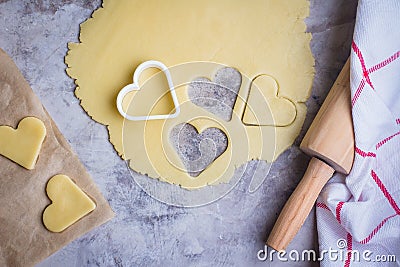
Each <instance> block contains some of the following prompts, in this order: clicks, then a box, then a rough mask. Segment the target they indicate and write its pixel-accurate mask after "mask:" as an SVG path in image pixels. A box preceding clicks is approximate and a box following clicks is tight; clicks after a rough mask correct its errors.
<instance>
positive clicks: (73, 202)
mask: <svg viewBox="0 0 400 267" xmlns="http://www.w3.org/2000/svg"><path fill="white" fill-rule="evenodd" d="M46 192H47V195H48V197H49V198H50V200H51V201H52V204H50V205H49V206H47V208H46V209H45V210H44V212H43V223H44V225H45V226H46V228H47V229H48V230H49V231H51V232H56V233H59V232H61V231H63V230H65V229H66V228H68V227H69V226H71V225H72V224H74V223H75V222H77V221H78V220H79V219H81V218H82V217H84V216H85V215H87V214H89V213H90V212H91V211H93V210H94V209H95V208H96V204H95V203H94V202H93V200H92V199H91V198H90V197H89V196H88V195H86V194H85V193H84V192H83V191H82V190H81V189H80V188H79V187H78V186H77V185H76V184H75V183H74V182H73V181H72V180H71V179H70V178H69V177H68V176H66V175H56V176H54V177H52V178H51V179H50V180H49V182H48V183H47V187H46Z"/></svg>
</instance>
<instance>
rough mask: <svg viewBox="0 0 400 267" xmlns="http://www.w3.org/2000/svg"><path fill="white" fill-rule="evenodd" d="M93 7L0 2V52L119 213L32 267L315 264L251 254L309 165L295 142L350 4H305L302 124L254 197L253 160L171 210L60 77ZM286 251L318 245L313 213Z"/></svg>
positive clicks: (327, 71) (343, 53)
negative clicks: (211, 192) (222, 184)
mask: <svg viewBox="0 0 400 267" xmlns="http://www.w3.org/2000/svg"><path fill="white" fill-rule="evenodd" d="M116 1H117V0H116ZM100 4H101V1H100V0H95V1H86V0H55V1H50V0H8V1H7V0H6V1H4V0H0V47H1V48H2V49H4V50H5V51H6V52H7V53H8V54H10V56H11V57H12V58H13V59H14V60H15V61H16V63H17V65H18V66H19V68H20V69H21V71H22V73H23V74H24V76H25V77H26V79H27V80H28V82H29V83H30V84H31V86H32V89H33V90H34V91H35V93H36V94H37V95H38V96H39V97H40V99H41V100H42V102H43V105H44V106H45V107H46V109H47V110H48V111H49V113H50V115H51V116H52V117H53V119H54V120H55V122H56V123H57V125H58V126H59V128H60V130H61V131H62V133H63V134H64V135H65V137H66V138H67V140H68V141H69V142H70V143H71V145H72V147H73V149H74V150H75V152H76V153H77V154H78V156H79V158H80V159H81V160H82V162H83V163H84V165H85V166H86V168H87V169H88V171H89V172H90V173H91V175H92V177H93V179H94V180H95V182H96V183H97V185H98V186H99V188H100V189H101V191H102V192H103V194H104V195H105V197H106V198H107V199H108V201H109V202H110V205H111V207H112V208H113V210H114V211H115V212H116V217H115V218H114V219H113V220H112V221H110V222H108V223H107V224H105V225H103V226H101V227H99V228H97V229H95V230H93V231H91V232H90V233H88V234H86V235H84V236H82V237H81V238H79V239H77V240H75V241H74V242H72V243H71V244H69V245H68V246H66V247H65V248H63V249H62V250H60V251H58V252H57V253H55V254H54V255H52V256H50V257H49V258H48V259H46V260H45V261H44V262H42V263H40V264H39V266H42V267H44V266H68V267H70V266H283V265H284V266H314V265H318V263H316V262H290V263H284V262H279V261H277V260H276V259H275V261H273V262H270V261H269V260H267V261H265V262H262V261H259V260H258V259H257V252H258V251H259V250H260V249H263V248H264V241H265V240H266V237H267V234H268V233H269V232H270V230H271V229H272V226H273V224H274V222H275V220H276V218H277V216H278V214H279V212H280V210H281V209H282V207H283V205H284V204H285V202H286V200H287V199H288V197H289V196H290V194H291V192H292V191H293V190H294V188H295V186H296V184H297V183H298V182H299V180H300V178H301V177H302V174H303V173H304V171H305V168H306V166H307V163H308V160H309V159H308V157H307V156H306V155H304V154H303V153H302V152H301V151H300V150H299V148H298V145H299V143H300V141H301V138H302V137H303V136H304V133H305V131H306V129H307V128H308V126H309V125H310V123H311V121H312V119H313V117H314V116H315V114H316V112H317V110H318V108H319V107H320V105H321V104H322V102H323V100H324V98H325V96H326V94H327V92H328V90H329V88H330V87H331V85H332V84H333V82H334V80H335V77H336V76H337V74H338V73H339V71H340V69H341V67H342V66H343V64H344V62H345V60H346V58H347V57H348V55H349V52H350V41H351V37H352V32H353V27H354V17H355V11H356V5H357V1H356V0H311V14H310V17H309V18H307V19H306V23H307V25H308V30H309V31H310V32H312V33H313V40H312V43H311V47H312V51H313V53H314V56H315V60H316V76H315V80H314V85H313V91H312V96H311V97H310V99H309V100H308V102H307V105H308V114H307V119H306V122H305V124H304V127H303V130H302V133H301V134H300V136H299V137H298V138H297V140H296V142H295V144H294V145H293V146H292V147H291V148H289V149H288V150H287V151H286V152H284V153H283V154H282V155H281V156H280V157H279V159H278V160H277V161H276V163H274V164H273V165H272V169H271V171H270V173H269V174H268V176H267V178H266V180H265V181H264V183H263V184H262V185H261V187H260V188H259V189H258V190H257V191H255V192H253V193H250V192H249V191H248V185H249V182H250V177H251V176H252V175H253V174H254V172H255V171H256V170H255V169H256V167H255V166H256V164H255V162H251V163H249V164H248V165H247V168H246V169H245V172H244V178H243V179H241V180H240V181H239V183H238V184H237V186H236V187H235V188H234V189H233V190H232V191H231V192H229V193H228V194H227V195H226V196H224V197H223V198H221V199H219V200H218V201H216V202H213V203H211V204H208V205H205V206H202V207H198V208H178V207H173V206H170V205H167V204H164V203H161V202H159V201H157V200H156V199H154V198H152V197H151V196H149V195H148V194H146V193H145V192H144V191H143V190H142V189H141V188H140V187H139V186H138V185H137V184H136V183H135V181H134V180H133V179H132V177H131V175H130V172H129V170H128V169H127V167H126V164H125V162H124V161H122V160H121V159H120V158H119V157H118V155H117V154H116V153H115V151H114V149H113V147H112V146H111V144H110V143H109V142H108V133H107V130H106V128H105V127H104V126H102V125H100V124H98V123H96V122H94V121H92V120H91V119H90V118H89V116H87V114H86V113H85V112H84V111H83V109H82V108H81V107H80V105H79V101H78V100H77V99H76V98H75V96H74V89H75V85H74V82H73V80H72V79H70V78H69V77H68V76H67V75H66V73H65V67H66V66H65V64H64V56H65V54H66V52H67V43H68V42H77V41H78V35H79V24H80V23H81V22H83V21H84V20H86V19H87V18H88V17H89V16H90V15H91V13H92V12H93V10H95V9H96V8H97V7H99V6H100ZM134 175H135V174H134ZM288 249H289V250H291V249H297V250H299V251H301V250H303V249H316V250H317V249H318V243H317V231H316V226H315V217H314V213H312V214H311V215H310V216H309V217H308V219H307V221H306V223H305V225H304V226H303V227H302V229H301V230H300V232H299V234H298V235H297V236H296V238H295V240H294V241H293V242H292V244H291V245H290V247H289V248H288Z"/></svg>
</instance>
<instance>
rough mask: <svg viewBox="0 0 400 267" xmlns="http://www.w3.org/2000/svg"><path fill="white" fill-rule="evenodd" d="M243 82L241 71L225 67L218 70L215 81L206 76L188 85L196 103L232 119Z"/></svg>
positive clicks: (190, 96) (191, 97) (228, 119)
mask: <svg viewBox="0 0 400 267" xmlns="http://www.w3.org/2000/svg"><path fill="white" fill-rule="evenodd" d="M241 84H242V75H241V74H240V72H239V71H238V70H236V69H234V68H229V67H225V68H222V69H219V70H218V71H217V73H216V74H215V76H214V80H213V81H211V80H210V79H208V78H204V77H202V78H197V79H195V80H193V81H192V82H191V83H190V84H189V86H188V95H189V98H190V100H191V101H192V102H193V103H194V104H195V105H197V106H199V107H202V108H204V109H205V110H207V111H209V112H211V113H213V114H215V115H217V116H219V117H220V118H221V119H223V120H225V121H230V120H231V119H232V112H233V106H234V105H235V102H236V99H237V95H238V93H239V89H240V86H241Z"/></svg>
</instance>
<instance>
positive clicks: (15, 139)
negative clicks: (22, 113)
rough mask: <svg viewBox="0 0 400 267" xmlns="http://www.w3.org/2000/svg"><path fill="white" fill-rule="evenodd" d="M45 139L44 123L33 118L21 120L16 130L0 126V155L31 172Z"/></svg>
mask: <svg viewBox="0 0 400 267" xmlns="http://www.w3.org/2000/svg"><path fill="white" fill-rule="evenodd" d="M45 137H46V127H45V125H44V123H43V122H42V121H41V120H39V119H37V118H34V117H26V118H24V119H22V120H21V121H20V123H19V124H18V127H17V129H13V128H11V127H9V126H0V154H1V155H3V156H5V157H6V158H8V159H10V160H12V161H14V162H15V163H17V164H19V165H21V166H22V167H24V168H26V169H28V170H32V169H34V168H35V164H36V161H37V158H38V156H39V152H40V149H41V147H42V143H43V141H44V138H45Z"/></svg>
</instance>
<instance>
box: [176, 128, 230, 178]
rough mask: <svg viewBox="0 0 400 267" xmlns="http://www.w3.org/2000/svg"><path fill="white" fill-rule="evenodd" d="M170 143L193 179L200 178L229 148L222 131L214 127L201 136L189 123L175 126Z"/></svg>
mask: <svg viewBox="0 0 400 267" xmlns="http://www.w3.org/2000/svg"><path fill="white" fill-rule="evenodd" d="M170 141H171V143H172V144H173V146H174V148H175V150H176V152H177V153H178V155H179V157H180V158H181V160H182V162H183V165H184V166H185V168H186V170H187V172H188V174H189V175H190V176H192V177H197V176H199V175H200V173H201V172H203V171H204V170H205V169H206V168H207V167H208V166H209V165H210V164H211V163H213V162H214V161H215V160H216V159H217V158H218V157H219V156H221V155H222V153H224V152H225V150H226V149H227V147H228V138H227V137H226V134H225V133H224V132H223V131H222V130H220V129H218V128H214V127H212V128H207V129H205V130H204V131H203V132H202V133H200V134H199V133H198V131H197V129H196V128H195V127H194V126H193V125H191V124H189V123H181V124H178V125H177V126H175V127H174V128H173V129H172V131H171V133H170Z"/></svg>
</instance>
